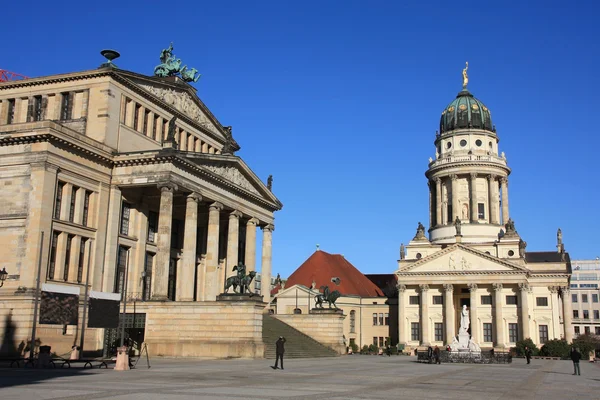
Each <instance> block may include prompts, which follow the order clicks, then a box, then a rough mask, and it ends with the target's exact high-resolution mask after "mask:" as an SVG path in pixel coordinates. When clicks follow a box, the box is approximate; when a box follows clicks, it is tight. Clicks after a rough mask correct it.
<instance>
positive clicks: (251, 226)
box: [245, 218, 258, 273]
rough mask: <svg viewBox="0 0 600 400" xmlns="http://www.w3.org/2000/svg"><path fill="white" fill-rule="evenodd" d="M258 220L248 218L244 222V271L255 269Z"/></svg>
mask: <svg viewBox="0 0 600 400" xmlns="http://www.w3.org/2000/svg"><path fill="white" fill-rule="evenodd" d="M257 224H258V220H257V219H256V218H250V219H249V220H248V222H246V253H245V254H246V273H249V272H250V271H256V225H257Z"/></svg>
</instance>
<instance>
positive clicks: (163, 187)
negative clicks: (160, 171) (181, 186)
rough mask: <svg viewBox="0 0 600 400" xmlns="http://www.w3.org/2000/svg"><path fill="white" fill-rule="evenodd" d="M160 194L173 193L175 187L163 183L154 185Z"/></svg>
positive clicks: (168, 183) (174, 185) (170, 183)
mask: <svg viewBox="0 0 600 400" xmlns="http://www.w3.org/2000/svg"><path fill="white" fill-rule="evenodd" d="M156 187H158V189H159V190H160V191H161V192H174V191H176V190H177V185H176V184H174V183H172V182H163V183H159V184H158V185H156Z"/></svg>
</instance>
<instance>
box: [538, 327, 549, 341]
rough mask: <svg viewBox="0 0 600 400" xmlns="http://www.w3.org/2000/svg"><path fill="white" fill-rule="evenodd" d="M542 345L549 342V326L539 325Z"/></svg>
mask: <svg viewBox="0 0 600 400" xmlns="http://www.w3.org/2000/svg"><path fill="white" fill-rule="evenodd" d="M538 330H539V336H540V344H544V343H546V342H547V341H548V340H549V337H548V325H539V329H538Z"/></svg>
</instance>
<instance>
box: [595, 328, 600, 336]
mask: <svg viewBox="0 0 600 400" xmlns="http://www.w3.org/2000/svg"><path fill="white" fill-rule="evenodd" d="M595 330H596V332H595V333H596V335H600V326H597V327H596V328H595Z"/></svg>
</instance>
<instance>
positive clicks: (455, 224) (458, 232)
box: [454, 215, 462, 236]
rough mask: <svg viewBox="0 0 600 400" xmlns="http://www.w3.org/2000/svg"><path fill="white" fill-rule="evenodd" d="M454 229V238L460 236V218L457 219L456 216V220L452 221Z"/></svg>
mask: <svg viewBox="0 0 600 400" xmlns="http://www.w3.org/2000/svg"><path fill="white" fill-rule="evenodd" d="M454 228H455V229H456V236H461V231H462V227H461V222H460V218H458V215H457V216H456V219H455V220H454Z"/></svg>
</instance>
